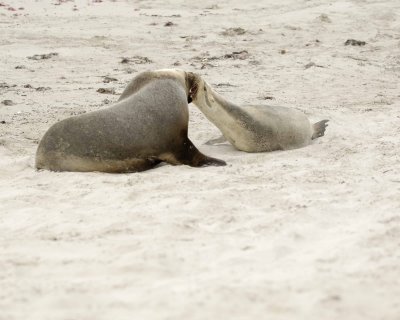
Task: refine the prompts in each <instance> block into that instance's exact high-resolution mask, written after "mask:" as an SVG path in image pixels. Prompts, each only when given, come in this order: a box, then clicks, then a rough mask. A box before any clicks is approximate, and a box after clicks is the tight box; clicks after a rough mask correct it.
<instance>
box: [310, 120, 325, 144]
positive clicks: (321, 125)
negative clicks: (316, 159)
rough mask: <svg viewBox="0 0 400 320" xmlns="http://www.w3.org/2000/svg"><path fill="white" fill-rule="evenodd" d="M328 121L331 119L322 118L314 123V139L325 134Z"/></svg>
mask: <svg viewBox="0 0 400 320" xmlns="http://www.w3.org/2000/svg"><path fill="white" fill-rule="evenodd" d="M328 121H329V120H322V121H318V122H317V123H314V124H313V129H314V133H313V135H312V137H311V139H312V140H314V139H317V138H319V137H322V136H323V135H324V134H325V130H326V127H327V126H328V124H327V123H328Z"/></svg>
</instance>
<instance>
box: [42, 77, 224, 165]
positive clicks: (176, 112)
mask: <svg viewBox="0 0 400 320" xmlns="http://www.w3.org/2000/svg"><path fill="white" fill-rule="evenodd" d="M125 91H126V92H125ZM125 91H124V93H123V94H122V96H121V98H120V100H119V101H118V102H117V103H116V104H115V105H114V106H112V107H109V108H107V109H103V110H99V111H95V112H90V113H87V114H83V115H79V116H75V117H71V118H68V119H65V120H62V121H60V122H58V123H56V124H55V125H53V126H52V127H51V128H50V129H49V130H48V131H47V132H46V134H45V135H44V137H43V138H42V140H41V142H40V144H39V146H38V150H37V153H36V167H37V168H38V169H48V170H53V171H102V172H134V171H142V170H146V169H150V168H152V167H154V166H155V165H157V164H158V163H160V162H161V161H166V162H168V163H171V164H187V165H191V166H203V165H223V164H225V163H224V162H223V161H221V160H218V159H213V158H210V157H207V156H205V155H203V154H202V153H200V151H198V150H197V148H196V147H195V146H194V145H193V143H192V142H191V141H190V140H189V138H188V136H187V133H188V119H189V114H188V87H187V85H186V80H185V72H183V71H174V70H171V71H168V70H162V71H154V72H146V73H143V74H140V75H139V76H138V77H136V78H135V79H134V80H132V82H131V83H130V84H129V85H128V87H127V89H126V90H125Z"/></svg>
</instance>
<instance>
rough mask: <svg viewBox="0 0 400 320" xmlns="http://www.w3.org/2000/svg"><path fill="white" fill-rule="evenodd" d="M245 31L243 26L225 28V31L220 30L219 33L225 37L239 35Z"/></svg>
mask: <svg viewBox="0 0 400 320" xmlns="http://www.w3.org/2000/svg"><path fill="white" fill-rule="evenodd" d="M245 33H247V31H246V30H245V29H243V28H240V27H238V28H229V29H225V31H222V32H221V35H223V36H225V37H233V36H240V35H243V34H245Z"/></svg>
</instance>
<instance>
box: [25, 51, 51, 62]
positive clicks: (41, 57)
mask: <svg viewBox="0 0 400 320" xmlns="http://www.w3.org/2000/svg"><path fill="white" fill-rule="evenodd" d="M56 56H58V53H57V52H50V53H44V54H34V55H33V56H30V57H27V58H28V59H31V60H45V59H50V58H52V57H56Z"/></svg>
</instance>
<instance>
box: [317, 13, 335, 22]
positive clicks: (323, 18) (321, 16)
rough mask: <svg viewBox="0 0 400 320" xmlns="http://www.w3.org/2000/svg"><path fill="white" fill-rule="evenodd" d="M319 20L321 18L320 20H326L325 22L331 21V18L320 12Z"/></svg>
mask: <svg viewBox="0 0 400 320" xmlns="http://www.w3.org/2000/svg"><path fill="white" fill-rule="evenodd" d="M318 18H319V20H321V21H322V22H327V23H331V22H332V20H331V19H330V18H329V17H328V15H327V14H325V13H323V14H321V15H320V16H319V17H318Z"/></svg>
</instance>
